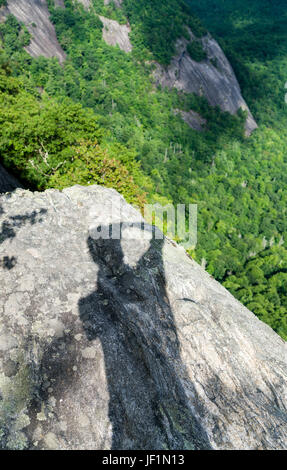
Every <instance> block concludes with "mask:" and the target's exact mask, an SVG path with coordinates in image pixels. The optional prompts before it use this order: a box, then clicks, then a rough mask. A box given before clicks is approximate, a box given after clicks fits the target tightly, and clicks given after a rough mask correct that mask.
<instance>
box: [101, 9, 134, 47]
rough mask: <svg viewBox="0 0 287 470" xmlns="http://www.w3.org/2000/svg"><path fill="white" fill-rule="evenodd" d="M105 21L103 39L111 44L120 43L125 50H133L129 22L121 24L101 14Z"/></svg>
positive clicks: (102, 20)
mask: <svg viewBox="0 0 287 470" xmlns="http://www.w3.org/2000/svg"><path fill="white" fill-rule="evenodd" d="M99 18H100V20H101V22H102V23H103V39H104V41H106V43H107V44H109V45H110V46H116V45H118V46H119V48H120V49H121V50H122V51H124V52H131V51H132V45H131V42H130V38H129V33H130V32H131V28H130V26H129V25H128V24H119V23H118V22H117V21H115V20H110V19H108V18H105V17H104V16H99Z"/></svg>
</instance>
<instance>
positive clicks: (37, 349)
mask: <svg viewBox="0 0 287 470" xmlns="http://www.w3.org/2000/svg"><path fill="white" fill-rule="evenodd" d="M0 205H1V208H2V214H1V221H2V233H1V245H0V247H1V259H2V258H3V263H2V267H1V268H0V283H1V289H2V293H1V305H0V315H1V317H0V319H1V322H0V392H1V401H0V428H1V432H0V440H1V447H2V448H8V449H23V448H31V449H43V448H48V449H83V448H85V449H110V448H113V449H134V448H136V449H138V448H141V449H164V448H165V449H166V448H169V449H207V448H212V449H235V448H236V449H284V448H286V447H287V441H286V436H287V432H286V431H287V409H286V405H287V401H286V392H287V386H286V383H287V382H286V379H287V367H286V352H287V351H286V343H285V342H283V340H281V339H280V338H279V336H277V335H276V334H275V333H274V332H273V331H272V330H271V329H270V328H269V327H268V326H266V325H264V324H263V323H261V322H260V321H259V320H258V319H257V318H256V317H255V316H254V315H253V314H252V313H251V312H249V311H248V310H247V309H246V308H245V307H243V306H242V305H241V304H240V303H239V302H237V301H236V300H235V299H234V298H233V297H232V296H231V295H230V294H229V293H228V292H227V291H226V290H225V289H224V288H223V287H222V286H220V285H219V284H218V283H217V282H215V281H214V280H213V279H212V278H211V277H210V276H209V275H208V274H207V273H205V272H204V271H203V270H202V269H201V268H200V267H199V266H198V265H197V264H196V263H195V262H194V261H192V260H191V259H190V258H189V257H188V256H187V255H186V253H185V252H184V250H183V249H181V248H179V247H178V246H176V245H175V244H174V243H173V242H171V241H169V240H167V239H163V240H160V239H159V240H154V239H152V237H151V230H150V226H146V227H145V228H144V229H143V227H142V226H141V223H142V217H141V216H140V214H139V213H138V212H137V211H135V209H133V208H132V207H131V206H129V205H127V204H126V203H125V201H124V200H123V199H122V198H121V197H120V196H119V195H118V194H117V193H116V192H115V191H114V190H109V189H105V188H102V187H99V186H93V187H90V188H83V187H79V186H75V187H73V188H69V189H66V190H64V191H63V192H62V193H60V192H58V191H55V190H49V191H46V192H45V193H35V194H32V193H30V192H27V191H23V190H17V191H16V192H14V193H13V194H11V195H6V196H2V197H1V198H0ZM119 206H120V207H121V212H119V213H117V212H115V207H119ZM112 208H113V210H112ZM124 222H125V223H127V226H125V228H124V227H123V226H122V225H120V224H122V223H124ZM111 223H113V224H114V228H115V230H117V229H119V228H120V227H121V228H122V229H123V232H122V239H121V240H119V239H107V238H108V237H107V233H108V232H105V233H104V232H102V236H100V234H99V231H98V229H99V226H100V225H102V224H103V225H104V226H105V227H106V229H107V228H108V227H109V224H111ZM131 223H134V227H131ZM143 230H145V236H144V237H143V236H142V237H141V239H139V236H140V235H142V233H143V232H142V231H143ZM115 233H116V232H115ZM4 260H5V262H4ZM9 260H10V261H11V262H10V264H9V263H8V261H9ZM12 404H13V406H11V405H12Z"/></svg>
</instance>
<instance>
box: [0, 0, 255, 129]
mask: <svg viewBox="0 0 287 470" xmlns="http://www.w3.org/2000/svg"><path fill="white" fill-rule="evenodd" d="M80 3H81V4H82V5H83V6H84V7H85V8H87V9H88V8H89V7H90V6H91V3H90V1H89V0H80ZM54 4H55V6H57V7H58V8H63V7H64V4H63V2H62V1H56V2H55V3H54ZM106 4H107V3H106ZM116 6H118V7H119V6H120V3H119V2H117V3H116ZM9 13H10V14H13V15H14V16H15V17H16V18H17V19H18V20H19V21H21V22H23V23H24V24H25V25H26V27H27V28H28V30H29V32H30V34H31V36H32V39H31V42H30V44H29V45H28V46H27V47H26V50H27V52H28V53H29V54H31V55H32V56H33V57H38V56H41V55H43V56H45V57H57V58H58V59H59V61H60V62H63V61H64V60H65V58H66V54H65V52H64V51H63V49H62V48H61V46H60V44H59V42H58V40H57V37H56V33H55V29H54V26H53V25H52V23H51V21H50V14H49V11H48V8H47V2H46V0H28V1H26V0H16V1H15V0H8V5H7V8H5V7H4V8H3V9H2V10H0V20H1V17H2V18H5V17H6V16H7V14H9ZM100 19H101V21H102V23H103V39H104V40H105V41H106V43H107V44H109V45H111V46H116V45H119V47H120V48H121V49H122V50H123V51H125V52H127V53H128V52H131V50H132V44H131V42H130V39H129V33H130V32H131V28H130V26H129V24H127V25H121V24H119V23H118V22H117V21H115V20H112V19H109V18H105V17H104V16H102V15H100ZM189 34H190V38H191V42H193V41H195V40H196V38H195V36H194V35H193V33H192V32H191V31H190V30H189ZM196 41H197V40H196ZM200 41H201V44H202V47H203V50H204V51H205V52H206V54H207V57H206V59H204V60H201V61H199V62H198V61H195V60H192V58H191V57H190V55H189V53H188V50H187V47H188V44H189V43H190V41H188V40H187V39H185V38H181V39H179V40H178V41H177V43H176V51H177V54H176V56H174V57H173V58H172V60H171V63H170V65H169V66H168V67H167V68H165V67H163V66H161V65H160V64H157V72H156V73H155V77H156V82H157V83H158V84H161V85H162V86H168V87H170V88H172V87H175V88H177V89H179V90H183V91H186V92H189V93H196V94H197V95H200V96H205V97H206V98H207V100H208V102H209V104H210V105H212V106H216V105H217V106H219V107H220V108H221V110H223V111H228V112H230V113H231V114H235V113H236V112H237V111H238V110H239V109H240V108H242V109H244V110H246V111H247V114H248V118H247V122H246V134H247V135H250V134H251V132H252V131H253V130H254V129H256V128H257V125H256V122H255V120H254V118H253V116H252V114H251V112H250V110H249V108H248V106H247V104H246V103H245V101H244V99H243V97H242V95H241V91H240V87H239V84H238V82H237V79H236V77H235V74H234V72H233V70H232V67H231V66H230V64H229V62H228V60H227V58H226V57H225V55H224V53H223V51H222V49H221V48H220V47H219V45H218V43H217V42H216V41H215V40H214V39H212V38H211V37H210V36H209V35H208V36H205V37H203V38H202V39H200Z"/></svg>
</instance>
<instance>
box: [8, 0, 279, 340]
mask: <svg viewBox="0 0 287 470" xmlns="http://www.w3.org/2000/svg"><path fill="white" fill-rule="evenodd" d="M48 3H49V8H50V12H51V19H52V21H53V23H54V25H55V28H56V32H57V37H58V40H59V42H60V44H61V46H62V47H63V49H64V50H65V52H66V53H67V60H66V61H65V63H64V65H63V66H61V65H60V64H59V63H58V61H57V60H56V59H46V58H44V57H40V58H37V59H32V58H31V57H30V56H29V55H28V54H27V53H26V52H25V50H24V46H25V45H27V44H28V43H29V41H30V34H29V32H28V31H27V30H26V29H25V27H23V25H21V24H19V23H18V22H17V20H16V19H15V18H14V17H12V16H9V17H8V18H7V20H6V22H5V23H3V24H0V41H1V43H0V44H1V49H0V70H1V72H0V106H1V113H0V126H1V132H0V157H1V160H2V161H3V162H4V164H5V166H6V167H7V168H9V169H10V171H12V172H13V173H14V174H16V175H17V176H18V177H20V178H21V180H22V181H23V182H25V183H26V185H28V186H29V187H31V188H33V189H39V190H43V189H45V188H48V187H56V188H63V187H65V186H70V185H72V184H75V183H80V184H95V183H97V184H103V185H106V186H109V187H115V188H116V189H117V190H118V191H120V192H121V193H122V194H123V195H124V196H125V197H126V198H127V200H128V201H129V202H132V203H134V204H136V205H139V206H142V205H143V203H144V202H145V201H149V202H161V203H168V202H172V203H175V204H176V203H183V204H189V203H192V204H194V203H195V204H198V210H199V213H198V224H199V226H198V229H199V233H198V245H197V246H196V248H195V249H194V250H192V251H191V255H192V256H193V257H194V258H195V259H196V260H197V261H198V262H199V263H201V264H202V265H203V266H204V267H206V269H207V270H208V272H209V273H210V274H211V275H213V276H214V277H215V278H216V279H217V280H219V281H220V282H221V283H223V284H224V286H225V287H226V288H227V289H229V290H230V291H231V292H232V293H233V294H234V295H235V296H236V297H237V298H238V299H239V300H240V301H241V302H243V303H244V304H245V305H246V306H247V307H248V308H249V309H250V310H252V311H253V312H254V313H255V314H256V315H257V316H258V317H259V318H260V319H262V320H263V321H265V322H266V323H268V324H269V325H270V326H271V327H272V328H274V330H275V331H277V332H278V333H279V334H280V335H281V336H282V337H283V338H284V339H287V315H286V312H287V245H286V243H287V220H286V219H285V213H286V201H287V193H286V189H285V188H287V156H286V155H285V153H286V150H285V149H286V142H287V107H286V104H285V99H284V98H285V93H286V90H285V89H284V87H285V82H286V80H287V54H286V51H287V35H286V28H287V17H286V14H285V11H284V9H285V5H284V3H285V2H283V1H280V0H278V1H277V2H276V4H275V3H274V2H272V1H271V0H260V2H259V0H248V1H247V0H241V1H240V2H239V0H225V1H224V0H201V1H200V2H198V1H196V0H180V1H178V0H166V1H165V2H162V1H161V0H137V1H134V0H124V1H123V5H122V8H121V9H119V8H116V6H115V5H114V4H113V2H111V3H110V4H109V5H106V6H105V5H104V1H103V0H94V1H93V7H94V8H93V10H91V11H87V10H85V9H84V8H83V6H82V5H80V4H78V3H77V2H72V1H71V0H65V7H66V8H65V9H61V8H55V7H54V2H53V1H52V0H49V2H48ZM98 14H101V15H103V16H105V17H108V18H112V19H115V20H117V21H118V22H120V23H126V22H127V18H128V20H129V23H130V25H131V30H132V32H131V34H130V39H131V42H132V44H133V51H132V52H131V53H129V54H126V53H125V52H123V51H122V50H120V49H119V48H118V47H111V46H108V45H107V44H106V43H105V42H104V41H103V39H102V28H103V25H102V22H101V21H100V19H99V17H98ZM185 25H187V26H189V27H190V28H191V30H192V31H193V33H194V34H195V36H196V37H201V36H203V35H205V34H206V32H207V30H208V31H210V33H211V34H212V35H213V36H214V37H215V38H216V39H217V40H218V42H219V43H220V45H221V46H222V48H223V50H224V52H225V53H226V54H227V56H228V58H229V60H230V62H231V63H232V66H233V68H234V70H235V72H236V74H237V77H238V79H239V82H240V85H241V88H242V92H243V96H244V98H245V99H246V101H247V103H248V105H249V106H250V108H251V111H252V113H253V114H254V116H255V118H256V120H257V123H258V125H259V128H258V130H256V131H255V132H254V133H253V134H252V136H251V137H249V138H248V139H246V138H245V137H244V119H245V116H244V114H243V113H238V115H235V116H231V115H230V114H228V113H224V112H222V111H220V110H219V109H218V108H216V107H210V106H209V105H208V103H207V101H206V100H205V99H204V98H203V97H198V96H195V95H192V94H186V93H179V92H177V91H176V90H173V91H168V90H167V89H161V88H160V87H158V88H157V87H155V84H154V83H153V80H152V78H151V76H152V70H153V61H154V60H156V61H158V62H160V63H161V64H163V65H166V64H168V63H169V61H170V59H171V57H172V55H173V54H174V51H175V41H176V39H177V38H179V37H181V36H185V35H186V31H187V30H186V28H185ZM190 54H191V55H193V58H194V59H195V60H198V61H201V60H204V54H203V51H202V50H201V49H200V48H198V47H196V46H193V50H191V51H190ZM174 109H181V110H189V109H192V110H194V111H197V112H199V113H200V115H201V116H202V117H203V118H204V119H206V121H207V128H206V130H205V132H197V131H195V130H192V129H191V128H190V127H189V126H188V125H187V124H186V123H185V122H184V121H183V120H182V119H181V117H180V115H178V114H175V113H174V112H173V110H174Z"/></svg>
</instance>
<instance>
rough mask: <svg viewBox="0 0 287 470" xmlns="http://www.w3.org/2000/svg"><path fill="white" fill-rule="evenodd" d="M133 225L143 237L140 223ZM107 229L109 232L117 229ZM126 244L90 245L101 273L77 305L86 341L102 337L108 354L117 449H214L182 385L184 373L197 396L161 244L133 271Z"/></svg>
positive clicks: (99, 242)
mask: <svg viewBox="0 0 287 470" xmlns="http://www.w3.org/2000/svg"><path fill="white" fill-rule="evenodd" d="M133 225H134V226H135V225H137V228H140V229H141V230H143V227H142V224H141V223H138V224H133ZM113 227H114V228H115V224H114V225H113ZM117 228H120V229H122V224H118V227H117ZM106 229H107V230H108V231H109V232H110V233H111V230H112V226H108V227H106ZM144 229H145V230H147V226H146V225H145V226H144ZM116 230H117V229H116ZM148 230H149V231H151V230H152V227H151V226H149V229H148ZM121 241H122V240H121V239H103V238H99V239H95V238H92V237H89V238H88V240H87V244H88V248H89V252H90V255H91V258H92V259H93V261H94V262H95V263H96V265H97V266H98V268H99V271H98V276H97V279H95V281H96V289H95V291H94V292H93V293H92V294H90V295H89V296H87V297H85V298H82V299H81V300H80V302H79V313H80V318H81V321H82V323H83V327H84V330H85V333H86V335H87V338H88V339H89V340H90V341H93V340H95V339H96V338H99V339H100V341H101V344H102V348H103V352H104V360H105V369H106V377H107V383H108V390H109V397H110V400H109V419H110V422H111V423H112V429H113V434H112V449H166V448H168V449H188V448H189V449H192V448H194V449H209V448H210V447H211V446H210V443H209V440H208V437H207V435H206V433H205V431H204V430H203V428H202V427H201V425H200V424H199V422H198V421H197V420H196V418H195V417H194V415H193V413H192V411H191V407H190V403H189V401H188V398H187V396H186V394H185V391H184V389H183V386H182V381H181V380H180V378H179V369H180V374H181V379H183V380H184V381H185V383H187V381H188V384H189V388H190V390H191V391H192V393H193V394H194V395H195V396H196V392H195V389H194V387H193V385H192V383H191V382H190V379H189V377H188V375H187V373H185V367H184V364H183V363H182V361H181V358H180V348H179V340H178V335H177V330H176V326H175V322H174V317H173V313H172V309H171V306H170V304H169V300H168V296H167V292H166V280H165V272H164V266H163V258H162V248H163V242H164V240H156V239H155V237H154V236H153V237H152V240H151V242H150V243H149V247H148V248H147V250H146V251H145V253H144V254H143V256H141V257H140V259H139V260H138V261H137V263H136V264H135V265H133V267H131V266H130V265H129V264H128V263H127V262H126V259H125V257H124V255H125V254H126V253H123V249H122V243H121ZM131 243H137V241H136V242H135V240H133V241H131ZM140 243H141V242H140V241H139V244H140ZM133 246H134V249H135V248H136V245H133ZM95 367H97V364H95Z"/></svg>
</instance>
